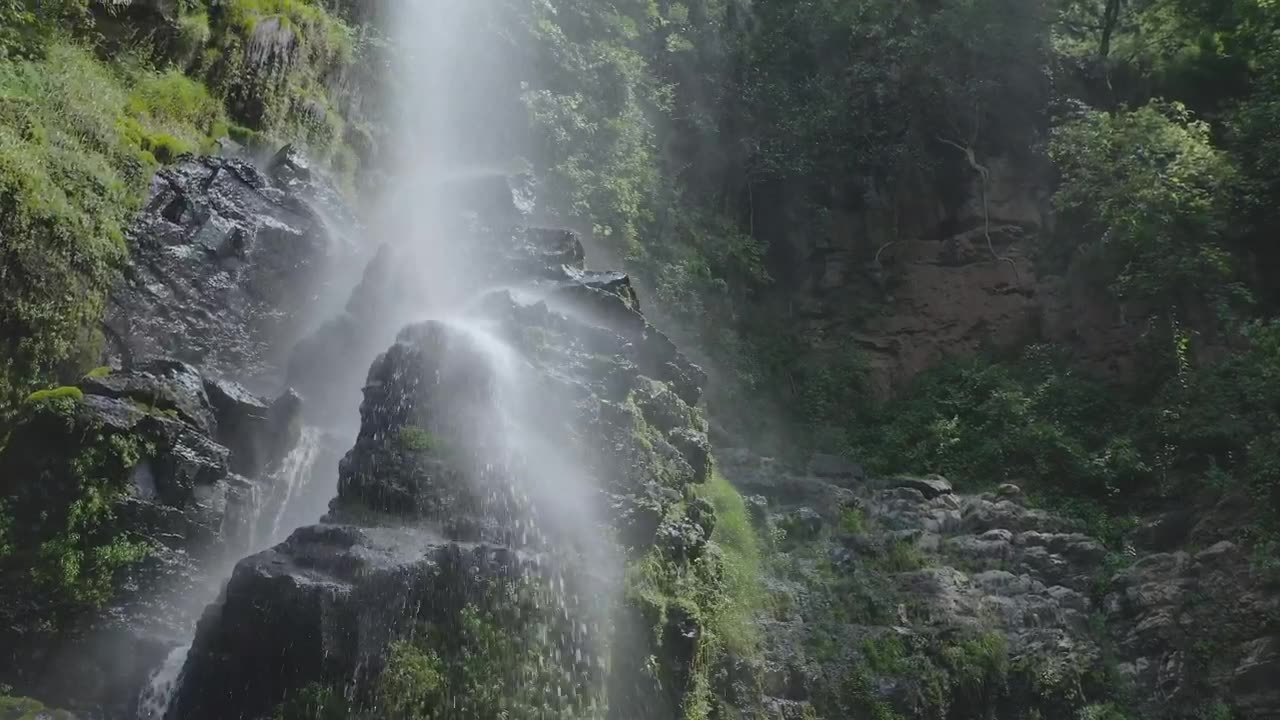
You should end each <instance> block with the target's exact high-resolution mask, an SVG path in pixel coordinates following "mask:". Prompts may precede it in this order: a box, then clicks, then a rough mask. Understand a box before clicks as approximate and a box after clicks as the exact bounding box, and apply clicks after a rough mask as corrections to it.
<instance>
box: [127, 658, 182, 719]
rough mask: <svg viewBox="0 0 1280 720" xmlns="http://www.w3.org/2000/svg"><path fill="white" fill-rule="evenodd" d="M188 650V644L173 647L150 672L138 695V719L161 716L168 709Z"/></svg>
mask: <svg viewBox="0 0 1280 720" xmlns="http://www.w3.org/2000/svg"><path fill="white" fill-rule="evenodd" d="M190 651H191V645H190V644H187V645H180V646H178V647H176V648H174V649H173V650H172V651H170V652H169V656H168V657H167V658H165V661H164V664H163V665H161V666H160V667H159V668H158V669H157V670H156V671H155V673H154V674H152V676H151V680H150V681H148V683H147V686H146V687H144V688H143V689H142V693H141V694H140V695H139V696H138V718H139V720H156V719H158V718H163V717H164V716H165V713H167V712H168V711H169V704H170V703H171V702H172V701H173V694H174V693H175V692H177V689H178V683H179V682H181V680H182V666H183V664H185V663H186V661H187V653H188V652H190Z"/></svg>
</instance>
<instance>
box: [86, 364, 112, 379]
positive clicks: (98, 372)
mask: <svg viewBox="0 0 1280 720" xmlns="http://www.w3.org/2000/svg"><path fill="white" fill-rule="evenodd" d="M112 372H113V370H112V368H111V366H110V365H103V366H101V367H96V368H94V369H92V370H90V371H89V372H87V373H85V374H84V376H85V378H89V379H95V380H97V379H101V378H104V377H107V376H108V375H110V374H111V373H112Z"/></svg>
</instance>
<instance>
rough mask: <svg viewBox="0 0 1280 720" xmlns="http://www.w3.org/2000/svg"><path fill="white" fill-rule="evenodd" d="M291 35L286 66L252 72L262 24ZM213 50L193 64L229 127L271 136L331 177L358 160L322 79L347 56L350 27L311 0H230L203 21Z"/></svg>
mask: <svg viewBox="0 0 1280 720" xmlns="http://www.w3.org/2000/svg"><path fill="white" fill-rule="evenodd" d="M268 20H270V21H274V22H278V23H279V25H280V27H281V29H282V32H287V33H289V34H291V35H292V36H293V43H294V48H293V51H292V52H291V58H292V61H291V62H289V63H285V64H283V65H280V66H273V67H269V68H268V67H258V66H256V65H255V62H256V61H255V60H254V59H253V57H252V55H251V53H250V50H249V48H250V47H251V46H252V44H253V43H254V42H255V36H256V33H258V30H259V27H260V26H261V24H262V23H263V22H264V21H268ZM210 24H211V27H212V32H213V35H214V36H215V38H217V39H216V41H215V44H216V47H211V48H208V49H206V51H205V53H204V57H203V61H202V62H201V67H202V70H203V72H204V74H205V77H206V79H207V80H208V82H209V83H210V85H211V86H212V87H214V88H216V89H217V90H218V91H219V92H220V93H221V94H222V95H224V96H225V98H226V100H227V105H228V108H229V110H230V113H231V116H232V118H233V119H234V120H235V121H236V123H237V124H239V125H242V126H246V127H248V128H250V129H252V130H253V131H255V132H259V133H262V134H263V135H265V136H267V137H272V138H281V139H283V138H288V139H289V141H291V142H295V143H297V144H299V145H301V146H303V147H305V148H306V149H307V150H308V152H309V153H310V154H311V155H312V156H313V157H314V158H316V159H317V160H328V161H329V162H330V164H331V166H332V167H334V168H335V169H336V170H337V172H338V174H339V176H343V177H351V176H353V175H354V173H355V165H356V164H358V160H356V158H354V157H353V156H352V155H351V154H350V153H349V152H348V149H347V148H346V146H345V144H344V142H343V133H344V130H345V127H346V121H345V120H344V119H343V117H342V115H341V113H340V112H337V111H336V110H335V108H334V104H333V102H332V99H331V98H330V95H329V87H330V83H329V79H330V78H332V77H333V76H334V75H335V74H338V73H340V72H341V70H342V69H343V68H345V67H346V66H348V65H350V64H351V63H352V62H353V60H354V58H355V43H354V40H353V33H352V31H351V29H350V28H349V27H348V26H347V25H346V24H345V23H343V22H342V21H340V20H338V19H337V18H335V17H333V16H332V15H330V14H329V13H328V12H326V10H325V9H324V8H323V7H322V6H321V5H320V4H319V3H315V2H309V1H306V0H231V1H230V2H227V3H224V4H222V5H220V6H219V7H218V9H217V11H216V12H215V13H213V14H212V15H211V16H210Z"/></svg>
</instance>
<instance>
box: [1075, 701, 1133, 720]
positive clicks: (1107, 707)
mask: <svg viewBox="0 0 1280 720" xmlns="http://www.w3.org/2000/svg"><path fill="white" fill-rule="evenodd" d="M1080 720H1130V718H1129V715H1128V713H1126V712H1125V711H1124V709H1122V708H1121V707H1120V706H1118V705H1116V704H1114V703H1101V704H1097V705H1089V706H1087V707H1085V708H1083V709H1082V710H1081V711H1080Z"/></svg>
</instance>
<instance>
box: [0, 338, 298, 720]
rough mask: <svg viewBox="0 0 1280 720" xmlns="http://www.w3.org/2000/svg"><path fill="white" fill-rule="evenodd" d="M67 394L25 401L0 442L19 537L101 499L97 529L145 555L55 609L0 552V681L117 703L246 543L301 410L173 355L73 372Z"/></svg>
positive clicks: (77, 701) (181, 631) (17, 563)
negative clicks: (100, 586)
mask: <svg viewBox="0 0 1280 720" xmlns="http://www.w3.org/2000/svg"><path fill="white" fill-rule="evenodd" d="M79 390H80V394H79V395H75V394H68V395H67V396H66V397H65V399H61V400H51V401H44V402H36V403H31V404H29V406H28V407H27V408H26V409H25V410H24V413H23V415H22V416H21V418H20V419H19V421H18V422H17V423H16V425H15V427H14V429H13V433H12V435H11V437H10V441H9V443H8V444H7V445H6V448H5V450H4V452H3V454H0V500H3V502H4V503H5V505H6V506H7V507H8V508H9V509H10V511H12V512H13V514H14V517H16V518H20V519H21V520H20V524H19V525H18V526H16V527H15V531H16V533H17V534H18V538H17V539H18V542H17V543H16V545H17V547H19V548H37V549H38V548H39V547H41V546H40V545H39V543H40V542H42V541H41V537H43V536H42V535H41V533H44V532H47V530H48V528H49V527H50V526H52V527H54V528H56V527H57V524H58V522H60V521H59V520H58V518H60V517H62V515H61V513H63V512H67V513H70V512H72V510H70V509H68V508H71V507H75V506H74V505H72V503H76V502H80V503H83V502H86V501H85V499H84V498H104V499H106V501H108V502H111V503H113V504H112V505H111V507H110V508H109V513H110V515H108V516H106V517H107V518H108V519H109V525H108V526H106V527H104V528H102V529H100V530H97V531H95V532H98V533H103V532H110V533H114V534H119V535H120V536H121V537H125V538H128V539H130V540H131V541H134V542H144V543H145V544H146V546H147V547H148V548H149V551H148V554H147V556H146V557H145V558H144V559H143V560H142V561H141V562H139V563H137V564H133V565H130V566H128V567H127V568H126V569H125V570H124V572H125V574H126V575H127V577H126V578H125V579H124V581H123V582H122V583H120V584H119V587H120V589H119V590H118V591H116V592H114V593H112V595H111V597H110V599H109V600H108V602H107V604H106V606H105V607H104V608H102V609H101V610H96V611H90V612H84V611H82V610H77V609H75V608H71V607H66V609H65V610H64V606H65V605H66V599H65V598H62V597H56V596H55V597H50V596H49V595H48V592H49V590H48V588H47V587H45V586H43V585H41V584H40V583H34V584H33V583H32V582H31V578H30V577H24V574H26V573H29V572H30V568H31V567H33V566H36V565H38V563H39V561H38V560H37V559H35V558H34V557H25V556H24V555H23V552H24V551H22V550H19V551H18V556H16V557H13V556H11V557H7V558H4V559H3V560H2V561H0V570H2V572H0V577H3V588H4V589H3V592H4V594H5V595H6V598H5V602H4V603H3V605H4V607H6V608H18V609H19V610H18V614H17V616H15V617H7V618H5V620H6V622H4V623H0V625H3V630H0V647H3V649H4V650H3V655H2V656H0V661H2V663H0V667H2V668H3V673H4V674H3V676H0V682H4V683H6V684H10V685H14V686H16V687H19V688H21V689H22V690H23V691H24V692H26V693H28V694H32V695H37V696H40V697H45V698H55V699H57V700H58V704H60V705H64V706H68V707H71V708H73V709H74V708H77V707H79V708H96V709H98V710H100V711H106V712H109V713H126V712H129V708H131V706H132V703H133V702H134V701H135V700H136V698H137V693H138V690H139V688H140V687H141V686H142V685H143V684H144V683H145V681H146V679H147V674H148V673H149V672H150V671H151V670H152V669H153V668H154V667H156V666H158V665H159V662H160V660H162V659H163V658H164V656H165V654H166V653H167V651H168V650H169V649H170V648H171V647H172V646H173V645H174V644H177V643H180V642H181V640H182V639H183V637H184V635H185V633H186V632H187V628H189V627H190V626H191V623H192V622H193V620H194V618H195V617H196V616H197V615H198V612H199V609H200V608H199V607H198V606H193V605H192V603H193V602H196V603H198V602H200V600H199V598H202V597H205V598H207V597H209V596H210V595H211V594H212V592H211V591H212V588H211V586H210V583H213V582H216V580H217V578H218V576H219V571H220V569H221V568H224V567H226V566H227V565H229V564H230V563H231V562H234V561H235V559H237V558H238V557H240V556H242V555H243V554H244V553H245V552H246V551H247V549H248V547H247V546H248V538H249V536H250V532H249V529H250V527H251V526H252V525H253V523H254V522H255V517H256V515H257V514H258V513H260V512H262V511H263V510H264V508H263V507H261V505H260V504H259V503H258V502H257V501H256V499H255V498H256V497H258V495H260V494H263V493H262V492H261V491H262V490H265V489H267V488H265V487H264V486H265V485H267V484H268V480H267V472H266V471H267V470H268V469H269V468H271V467H272V466H273V465H274V464H276V463H278V462H279V461H280V460H281V459H282V458H283V456H284V455H285V454H286V453H287V452H289V450H290V449H291V447H292V444H293V440H294V439H296V426H297V421H298V417H299V412H300V408H299V406H298V405H297V402H296V398H294V397H293V396H291V395H286V396H284V397H283V398H281V399H280V400H277V401H275V402H274V403H268V402H267V401H264V400H262V399H260V398H257V397H255V396H253V395H251V394H249V393H248V392H247V391H246V390H244V389H243V388H241V387H239V386H236V385H234V384H232V383H227V382H225V381H215V380H211V379H208V378H205V377H203V376H202V375H201V374H200V373H199V371H197V370H196V369H195V368H193V367H191V366H188V365H185V364H183V363H180V362H177V361H172V360H154V361H149V362H146V363H143V364H141V365H139V366H138V367H136V368H135V369H133V370H131V371H128V372H113V373H111V374H108V375H105V376H102V377H91V378H86V379H85V380H84V381H83V382H82V383H81V384H80V386H79ZM250 426H252V428H253V429H254V434H253V438H250V437H249V436H248V435H247V434H246V430H247V429H248V428H249V427H250ZM257 438H269V439H271V442H270V443H268V444H266V445H264V444H262V443H261V442H260V441H259V440H258V439H257ZM120 448H129V449H130V450H128V451H123V450H120ZM104 457H108V458H112V460H111V462H107V461H104V460H102V458H104ZM237 469H239V472H238V471H237ZM255 486H256V487H255ZM86 488H95V489H94V490H92V492H93V494H92V495H85V493H86V492H89V491H88V490H86ZM68 522H71V521H68ZM72 527H74V526H72ZM83 532H87V531H83ZM23 533H31V535H30V536H29V537H28V536H27V535H24V534H23ZM33 551H34V550H33ZM86 562H88V560H86ZM188 601H190V602H188Z"/></svg>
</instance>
